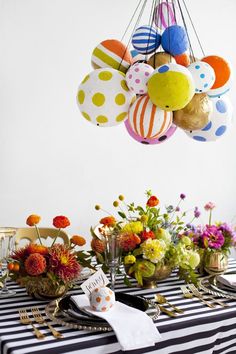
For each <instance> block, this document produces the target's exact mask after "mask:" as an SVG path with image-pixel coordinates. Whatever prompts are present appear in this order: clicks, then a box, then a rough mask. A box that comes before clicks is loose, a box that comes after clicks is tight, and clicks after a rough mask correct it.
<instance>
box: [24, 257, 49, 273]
mask: <svg viewBox="0 0 236 354" xmlns="http://www.w3.org/2000/svg"><path fill="white" fill-rule="evenodd" d="M46 265H47V263H46V259H45V258H44V256H42V255H41V254H39V253H32V254H31V255H30V256H29V257H28V258H27V259H26V261H25V270H26V272H27V273H28V274H29V275H40V274H42V273H43V272H44V271H45V270H46Z"/></svg>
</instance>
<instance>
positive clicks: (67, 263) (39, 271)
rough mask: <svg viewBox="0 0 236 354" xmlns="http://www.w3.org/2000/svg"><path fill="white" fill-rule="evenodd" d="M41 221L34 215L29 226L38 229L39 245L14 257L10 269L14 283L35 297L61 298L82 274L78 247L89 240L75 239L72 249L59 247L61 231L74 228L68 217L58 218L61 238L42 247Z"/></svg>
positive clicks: (56, 221) (56, 225)
mask: <svg viewBox="0 0 236 354" xmlns="http://www.w3.org/2000/svg"><path fill="white" fill-rule="evenodd" d="M40 220H41V217H40V216H38V215H30V216H29V217H28V218H27V220H26V224H27V225H28V226H30V227H35V229H36V232H37V235H38V241H39V244H36V243H31V244H28V245H26V246H25V247H23V248H20V249H18V250H16V251H14V253H13V254H12V255H11V262H9V264H8V269H9V272H10V276H11V278H12V279H14V280H16V281H17V282H18V283H20V285H22V286H25V287H26V289H27V291H28V293H29V294H31V295H34V296H36V295H46V296H55V297H56V296H60V295H61V294H62V293H64V292H65V291H66V290H67V289H68V288H69V287H71V286H73V283H74V281H76V279H78V277H79V275H80V271H81V266H80V263H79V262H78V260H77V257H76V250H75V248H76V246H83V245H84V244H85V242H86V241H85V239H84V238H83V237H82V236H78V235H74V236H72V238H71V239H70V243H69V245H64V244H59V243H56V240H57V238H58V236H59V235H60V232H61V229H64V228H66V227H68V226H69V225H70V221H69V219H68V218H67V217H66V216H56V217H55V218H54V219H53V226H54V227H56V228H57V229H58V233H57V236H56V237H55V238H54V240H53V241H52V244H51V245H50V246H49V247H47V246H44V245H43V243H42V239H41V237H40V231H39V229H38V227H37V224H38V223H39V222H40Z"/></svg>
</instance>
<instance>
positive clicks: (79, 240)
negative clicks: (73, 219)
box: [70, 235, 86, 246]
mask: <svg viewBox="0 0 236 354" xmlns="http://www.w3.org/2000/svg"><path fill="white" fill-rule="evenodd" d="M70 241H71V243H73V244H74V245H77V246H84V245H85V243H86V240H85V238H84V237H83V236H78V235H74V236H72V237H71V239H70Z"/></svg>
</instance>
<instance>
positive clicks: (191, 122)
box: [173, 93, 213, 130]
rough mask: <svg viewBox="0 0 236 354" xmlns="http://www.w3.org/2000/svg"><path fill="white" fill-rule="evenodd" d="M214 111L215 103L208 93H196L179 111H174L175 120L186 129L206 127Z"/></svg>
mask: <svg viewBox="0 0 236 354" xmlns="http://www.w3.org/2000/svg"><path fill="white" fill-rule="evenodd" d="M212 111H213V105H212V102H211V101H210V99H209V98H208V96H207V94H205V93H200V94H195V95H194V96H193V98H192V100H191V101H190V102H189V103H188V104H187V106H185V107H184V108H183V109H180V110H179V111H175V112H173V113H174V115H173V122H174V123H175V124H176V125H177V126H178V127H180V128H182V129H184V130H198V129H202V128H204V127H205V126H206V125H207V123H208V121H209V116H210V114H211V113H212Z"/></svg>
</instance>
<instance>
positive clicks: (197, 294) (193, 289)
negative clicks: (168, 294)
mask: <svg viewBox="0 0 236 354" xmlns="http://www.w3.org/2000/svg"><path fill="white" fill-rule="evenodd" d="M188 287H189V289H190V291H191V292H192V294H193V296H194V297H196V298H198V299H199V300H200V301H201V302H202V303H203V304H205V305H206V306H208V307H210V308H215V307H216V305H215V304H212V303H210V302H208V301H206V300H204V299H203V296H202V295H201V294H200V293H199V291H198V290H197V289H196V288H195V286H194V285H193V284H188ZM187 290H188V289H187Z"/></svg>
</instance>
